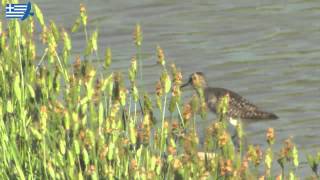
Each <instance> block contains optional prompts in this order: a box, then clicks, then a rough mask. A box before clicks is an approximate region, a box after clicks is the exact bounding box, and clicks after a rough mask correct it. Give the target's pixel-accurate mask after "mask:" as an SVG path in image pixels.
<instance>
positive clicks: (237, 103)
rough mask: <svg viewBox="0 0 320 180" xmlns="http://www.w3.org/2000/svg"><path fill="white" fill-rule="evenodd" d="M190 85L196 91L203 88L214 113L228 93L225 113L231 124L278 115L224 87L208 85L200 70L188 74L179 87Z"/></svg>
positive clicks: (208, 104)
mask: <svg viewBox="0 0 320 180" xmlns="http://www.w3.org/2000/svg"><path fill="white" fill-rule="evenodd" d="M187 85H192V87H193V88H194V89H195V90H196V91H197V92H198V95H199V91H198V90H199V88H200V89H202V90H203V93H204V98H205V101H206V104H207V107H208V108H209V109H210V110H211V111H212V112H214V113H217V106H218V104H219V102H220V100H221V98H222V97H224V96H225V95H227V94H229V106H228V111H227V113H226V115H227V117H228V118H229V121H230V123H231V124H232V125H234V126H235V125H237V123H238V120H239V119H247V120H262V119H278V116H277V115H275V114H273V113H270V112H265V111H263V110H261V109H259V108H258V107H257V106H256V105H254V104H252V103H250V102H249V101H248V100H247V99H245V98H244V97H242V96H240V95H239V94H237V93H235V92H233V91H231V90H228V89H224V88H217V87H209V86H208V83H207V81H206V78H205V76H204V74H203V73H202V72H195V73H192V74H191V75H190V78H189V80H188V82H187V83H185V84H183V85H182V86H181V87H185V86H187Z"/></svg>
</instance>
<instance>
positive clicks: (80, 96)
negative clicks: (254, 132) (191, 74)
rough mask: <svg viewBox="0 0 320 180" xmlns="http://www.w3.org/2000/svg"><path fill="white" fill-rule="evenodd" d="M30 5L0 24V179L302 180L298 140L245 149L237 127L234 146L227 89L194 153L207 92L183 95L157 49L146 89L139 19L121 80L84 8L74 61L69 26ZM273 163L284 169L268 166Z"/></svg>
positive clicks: (177, 76) (269, 138)
mask: <svg viewBox="0 0 320 180" xmlns="http://www.w3.org/2000/svg"><path fill="white" fill-rule="evenodd" d="M2 5H3V7H4V4H2ZM33 10H34V12H35V17H29V18H28V19H27V20H26V21H24V22H20V21H18V20H10V21H7V24H5V25H3V24H2V22H1V23H0V27H1V28H0V34H1V37H0V140H1V141H0V152H1V153H0V162H1V163H0V179H154V178H155V179H257V178H260V179H288V178H289V179H297V178H298V175H297V174H296V169H297V168H298V167H299V160H298V150H297V148H296V146H295V144H294V143H293V142H292V141H291V139H288V140H287V141H285V143H284V146H283V148H282V149H281V151H280V152H279V153H278V155H277V154H275V153H274V152H273V148H272V146H273V144H274V142H275V133H274V130H273V129H272V128H270V129H268V130H267V133H266V142H267V144H268V147H267V149H266V150H262V149H261V148H260V147H259V146H254V145H249V146H248V147H243V146H244V145H243V143H242V142H243V136H244V132H243V129H242V127H241V124H240V125H239V126H238V127H237V134H238V137H239V138H238V140H239V142H238V143H237V144H239V147H235V146H234V142H233V141H232V139H231V136H230V134H229V132H228V131H227V125H228V124H227V123H226V121H225V119H226V118H225V114H226V110H227V108H228V101H229V98H228V96H227V95H226V96H225V98H223V99H222V100H221V102H220V106H219V112H218V114H219V115H218V119H217V120H216V121H215V122H213V123H212V125H210V126H209V127H208V128H207V129H205V130H204V131H206V136H205V139H204V144H203V148H202V149H203V150H199V137H198V134H197V131H196V125H197V121H198V119H199V118H200V117H201V118H204V119H206V111H207V110H206V105H205V103H204V101H203V97H201V96H200V97H198V96H193V97H192V99H191V100H190V101H187V102H182V101H181V94H182V92H181V90H180V85H181V83H182V73H181V71H180V70H179V69H178V68H177V67H176V66H175V65H170V66H167V64H166V58H165V55H164V51H163V49H162V48H161V47H160V46H158V47H157V49H156V51H157V56H158V63H159V68H161V70H162V73H161V75H160V77H159V80H155V86H156V88H155V93H154V94H148V93H146V91H145V90H144V87H143V83H142V81H143V79H144V78H145V77H143V69H142V67H143V59H142V57H141V46H142V45H143V39H142V28H141V26H140V25H139V24H137V26H136V28H135V30H134V43H135V44H136V49H137V52H136V54H135V55H133V58H132V59H131V63H129V61H128V64H130V65H129V68H128V74H129V80H130V84H125V83H124V79H123V76H122V74H121V73H118V72H112V69H110V64H111V63H112V51H111V49H110V48H106V50H105V52H100V49H101V48H99V47H98V43H97V42H98V40H99V39H98V37H99V36H98V35H99V33H98V31H97V30H96V31H93V32H92V33H90V32H89V31H88V28H87V19H88V18H87V12H86V8H85V6H83V5H81V6H80V16H79V17H78V18H77V20H76V22H75V24H74V25H73V27H72V30H71V31H72V32H71V33H73V32H76V31H83V34H84V36H83V37H84V38H85V39H86V43H87V44H86V49H84V50H83V54H82V55H81V56H79V57H77V58H76V59H75V60H74V59H71V56H70V55H71V54H72V41H71V39H70V32H68V31H67V30H65V29H63V28H62V29H59V28H57V26H56V24H55V23H54V22H53V21H50V23H47V22H46V21H45V20H44V17H43V15H42V13H41V10H40V8H39V7H38V6H37V5H36V4H34V5H33ZM36 25H39V26H40V27H41V35H40V36H41V39H40V40H41V42H37V41H36V39H37V38H36V36H38V34H35V26H36ZM4 27H7V29H5V28H4ZM80 27H81V28H82V29H80ZM101 53H102V54H104V56H103V57H104V63H102V65H103V66H104V69H103V71H105V73H101V72H96V68H95V67H94V65H93V64H92V62H91V60H90V57H91V56H95V57H96V58H98V59H99V58H100V54H101ZM97 73H99V75H97ZM151 97H154V98H151ZM151 99H155V102H153V101H152V100H151ZM173 112H177V113H173ZM155 114H159V115H157V116H156V115H155ZM175 114H176V115H175ZM261 141H263V140H261ZM246 149H247V150H246ZM308 161H309V164H310V166H311V168H312V171H313V172H314V175H312V176H310V177H314V178H317V177H319V175H318V164H319V161H320V156H319V153H318V155H317V157H312V156H311V155H309V156H308ZM275 162H278V164H279V165H280V166H278V167H280V168H281V171H276V172H272V166H275ZM261 169H265V171H261Z"/></svg>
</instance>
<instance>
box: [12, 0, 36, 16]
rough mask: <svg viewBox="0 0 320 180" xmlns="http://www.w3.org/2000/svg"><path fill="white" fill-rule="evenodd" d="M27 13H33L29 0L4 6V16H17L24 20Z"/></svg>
mask: <svg viewBox="0 0 320 180" xmlns="http://www.w3.org/2000/svg"><path fill="white" fill-rule="evenodd" d="M29 15H31V16H32V15H33V13H32V12H31V3H30V2H29V3H27V4H7V6H6V18H19V19H21V20H24V19H26V18H27V17H28V16H29Z"/></svg>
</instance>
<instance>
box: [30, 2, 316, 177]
mask: <svg viewBox="0 0 320 180" xmlns="http://www.w3.org/2000/svg"><path fill="white" fill-rule="evenodd" d="M35 1H36V2H38V4H39V6H40V7H41V8H42V9H43V12H44V14H45V17H49V18H50V19H52V20H54V21H56V22H57V24H58V25H61V26H64V27H69V28H70V27H71V26H72V24H73V22H74V20H75V18H76V17H77V16H78V14H79V13H78V9H79V1H75V0H70V1H65V0H64V1H62V0H55V1H51V0H50V1H49V0H41V1H40V0H35ZM82 2H83V3H84V4H86V6H87V8H88V13H89V21H90V22H89V25H90V31H92V30H94V29H95V28H99V35H100V47H107V46H110V47H111V48H112V50H113V56H114V62H113V65H112V68H114V69H117V70H120V71H123V72H127V68H128V66H129V64H130V63H129V61H130V58H131V57H132V56H133V55H134V52H135V47H134V45H133V43H132V32H133V28H134V26H135V24H136V23H137V22H139V23H141V25H142V28H143V32H144V43H143V49H142V51H143V53H144V55H143V57H144V68H143V70H144V72H143V73H144V77H147V78H146V79H145V81H144V82H145V84H144V85H145V86H146V87H147V88H148V89H149V90H150V91H152V90H153V89H154V86H155V81H156V80H157V79H158V77H159V74H160V72H159V68H158V66H157V65H156V56H155V47H156V45H157V44H160V45H161V47H162V48H163V49H164V51H165V54H166V56H167V59H168V61H170V62H175V63H176V64H177V66H178V67H180V68H181V70H182V71H183V73H184V77H185V78H186V77H187V76H188V75H189V74H190V73H191V72H194V71H202V72H204V73H205V74H206V76H207V78H208V80H209V84H210V85H211V86H216V87H225V88H228V89H231V90H234V91H236V92H238V93H240V94H241V95H243V96H245V97H246V98H247V99H249V100H250V101H252V102H253V103H255V104H257V105H258V106H259V107H261V108H263V109H265V110H268V111H272V112H275V113H276V114H277V115H278V116H279V117H280V119H279V120H275V121H259V122H254V123H248V124H247V125H246V129H247V133H248V138H249V142H251V143H257V144H261V142H262V140H264V135H265V130H266V128H268V127H275V128H276V132H277V140H279V141H283V140H284V139H285V138H287V137H290V136H292V137H293V139H294V142H295V143H296V144H297V145H298V146H299V148H300V151H301V152H315V151H316V150H320V140H319V138H320V112H319V110H320V18H319V17H320V1H318V0H304V1H303V0H290V1H289V0H282V1H281V0H260V1H259V0H243V1H241V2H239V1H237V0H216V1H213V0H211V1H201V0H199V1H194V2H187V1H178V0H153V1H152V0H134V1H123V2H118V1H117V0H109V1H108V0H93V1H82ZM84 44H85V42H84V36H83V33H76V34H74V35H73V46H74V49H75V51H74V54H75V55H76V54H77V53H80V52H81V50H83V49H84ZM103 51H104V50H103ZM191 93H192V90H191V89H188V90H187V93H185V98H187V96H190V95H191ZM213 118H214V115H211V116H210V119H213ZM207 123H208V122H205V121H203V122H199V124H200V127H205V125H206V124H207ZM276 148H279V145H278V146H277V147H276ZM301 155H303V157H301V160H302V161H304V160H305V157H304V153H301ZM276 166H277V165H276ZM303 172H304V174H308V173H311V171H310V170H309V169H307V167H306V166H305V167H304V168H303Z"/></svg>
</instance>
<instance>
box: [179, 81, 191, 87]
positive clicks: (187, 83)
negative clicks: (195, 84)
mask: <svg viewBox="0 0 320 180" xmlns="http://www.w3.org/2000/svg"><path fill="white" fill-rule="evenodd" d="M189 84H191V80H189V81H188V82H186V83H184V84H182V85H181V86H180V88H181V89H182V88H184V87H186V86H188V85H189Z"/></svg>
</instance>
